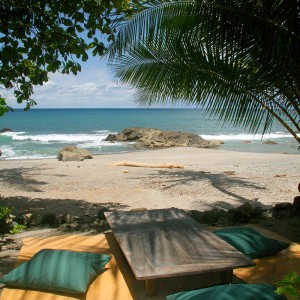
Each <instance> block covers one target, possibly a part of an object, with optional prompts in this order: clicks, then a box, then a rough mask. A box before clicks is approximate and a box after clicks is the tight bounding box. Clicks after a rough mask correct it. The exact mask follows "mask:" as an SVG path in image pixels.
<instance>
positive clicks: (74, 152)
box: [57, 146, 93, 161]
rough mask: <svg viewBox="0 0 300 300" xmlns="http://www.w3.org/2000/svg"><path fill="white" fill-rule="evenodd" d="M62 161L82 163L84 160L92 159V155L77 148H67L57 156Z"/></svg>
mask: <svg viewBox="0 0 300 300" xmlns="http://www.w3.org/2000/svg"><path fill="white" fill-rule="evenodd" d="M57 158H58V160H60V161H82V160H84V159H92V158H93V156H92V154H91V153H90V152H89V151H87V150H85V149H81V148H78V147H76V146H67V147H65V148H63V149H62V150H61V151H60V152H59V153H58V156H57Z"/></svg>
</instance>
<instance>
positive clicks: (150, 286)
mask: <svg viewBox="0 0 300 300" xmlns="http://www.w3.org/2000/svg"><path fill="white" fill-rule="evenodd" d="M145 289H146V295H147V296H155V295H156V281H155V279H147V280H145Z"/></svg>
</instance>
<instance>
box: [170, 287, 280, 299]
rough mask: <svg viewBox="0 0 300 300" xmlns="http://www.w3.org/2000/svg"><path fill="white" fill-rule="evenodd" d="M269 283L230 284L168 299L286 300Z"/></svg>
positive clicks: (174, 295)
mask: <svg viewBox="0 0 300 300" xmlns="http://www.w3.org/2000/svg"><path fill="white" fill-rule="evenodd" d="M274 290H275V288H274V287H273V286H272V285H269V284H228V285H218V286H213V287H209V288H204V289H200V290H193V291H187V292H180V293H176V294H172V295H169V296H167V297H166V299H167V300H241V299H242V300H284V299H286V298H285V297H284V296H281V295H277V294H276V293H275V292H274Z"/></svg>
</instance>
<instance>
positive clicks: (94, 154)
mask: <svg viewBox="0 0 300 300" xmlns="http://www.w3.org/2000/svg"><path fill="white" fill-rule="evenodd" d="M299 147H300V146H299ZM174 148H175V149H176V148H177V149H186V148H194V147H169V148H168V147H165V148H164V147H162V148H142V149H135V150H131V151H130V150H128V151H120V152H104V153H91V154H92V155H93V157H101V156H110V155H121V154H128V153H140V152H152V151H161V150H168V149H174ZM61 149H63V147H62V148H61ZM194 149H204V150H213V151H224V152H228V153H233V154H234V153H243V154H245V155H246V154H251V155H269V154H270V155H287V156H295V157H297V156H298V155H299V159H300V149H299V153H287V152H251V151H250V152H247V151H237V150H231V149H221V146H219V147H215V148H196V147H195V148H194ZM42 160H57V156H56V157H40V158H16V159H14V158H11V159H10V158H8V159H7V158H1V156H0V164H1V162H6V161H16V162H22V161H42ZM0 170H1V167H0Z"/></svg>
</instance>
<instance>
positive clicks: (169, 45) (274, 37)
mask: <svg viewBox="0 0 300 300" xmlns="http://www.w3.org/2000/svg"><path fill="white" fill-rule="evenodd" d="M293 8H296V9H295V10H293ZM297 25H298V27H297ZM299 33H300V31H299V4H298V3H297V1H296V0H289V1H288V0H280V1H279V0H275V1H271V0H256V1H254V0H252V1H250V0H247V1H243V0H222V1H221V0H206V1H205V0H203V1H196V0H191V1H163V2H162V3H160V4H155V5H153V6H151V5H150V6H149V8H148V9H146V10H145V11H143V12H141V13H139V14H137V15H136V16H134V17H133V18H132V19H131V20H128V21H126V22H125V23H124V24H123V26H122V27H121V29H120V31H119V34H118V37H117V40H116V41H115V43H114V44H113V45H112V46H111V47H110V48H109V50H108V54H109V59H110V64H111V65H112V67H113V69H114V71H115V74H116V76H117V77H118V78H119V79H120V80H121V81H122V82H126V83H128V84H130V85H132V86H133V87H135V88H136V89H137V91H138V94H137V97H138V101H139V102H140V103H147V104H149V105H152V104H156V103H166V102H174V101H185V102H186V103H188V104H192V105H197V106H199V107H204V108H206V109H207V112H208V114H210V115H218V116H219V118H220V120H223V121H225V122H230V123H232V124H234V125H236V126H244V127H247V128H248V129H249V130H250V131H256V130H258V128H259V126H260V125H261V124H264V131H266V130H268V129H269V128H271V126H272V122H273V120H274V118H276V119H277V120H279V121H280V122H281V123H282V124H283V125H284V126H285V127H286V128H287V129H288V130H292V131H294V133H295V132H300V105H299V98H300V97H299V94H300V81H299V75H298V72H297V71H295V70H298V69H299V68H300V59H299V53H300V38H299ZM297 68H298V69H297ZM285 119H287V120H289V121H291V122H292V128H290V127H289V126H288V125H287V123H286V121H285ZM294 136H295V135H294ZM299 142H300V139H299Z"/></svg>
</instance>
